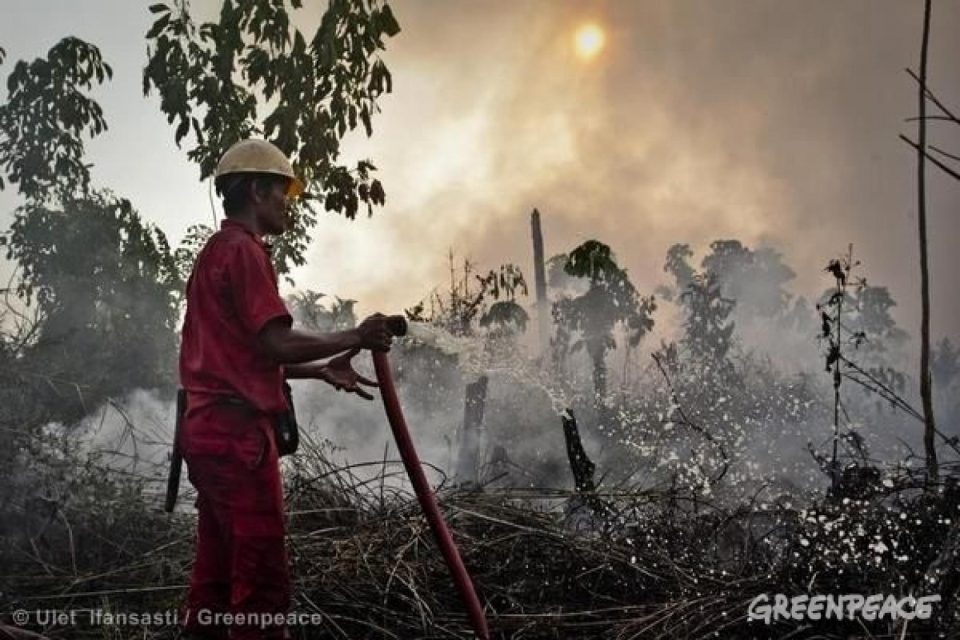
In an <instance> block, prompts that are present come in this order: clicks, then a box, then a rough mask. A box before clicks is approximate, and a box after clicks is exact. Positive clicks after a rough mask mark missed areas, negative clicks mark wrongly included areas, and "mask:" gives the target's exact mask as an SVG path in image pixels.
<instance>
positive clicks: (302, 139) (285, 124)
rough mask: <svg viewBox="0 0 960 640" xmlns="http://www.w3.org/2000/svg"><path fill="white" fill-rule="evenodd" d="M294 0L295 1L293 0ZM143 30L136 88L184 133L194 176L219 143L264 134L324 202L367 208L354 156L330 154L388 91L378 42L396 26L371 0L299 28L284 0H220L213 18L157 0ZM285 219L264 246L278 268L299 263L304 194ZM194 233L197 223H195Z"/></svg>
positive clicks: (308, 211)
mask: <svg viewBox="0 0 960 640" xmlns="http://www.w3.org/2000/svg"><path fill="white" fill-rule="evenodd" d="M290 6H291V8H292V10H297V9H300V8H301V7H302V3H301V1H300V0H294V1H293V2H292V3H291V5H290ZM150 11H151V12H152V13H153V14H155V15H156V16H157V18H156V20H155V22H154V23H153V25H152V26H151V28H150V30H149V31H148V32H147V35H146V37H147V41H148V55H149V61H148V63H147V66H146V68H145V69H144V73H143V89H144V93H146V94H149V93H150V92H151V91H152V90H156V91H157V92H158V93H159V94H160V108H161V110H162V111H163V113H164V114H165V115H166V116H167V120H168V122H170V123H171V124H176V132H175V134H174V138H175V140H176V142H177V144H180V143H181V141H183V140H184V139H185V138H187V136H188V135H189V134H191V133H192V134H193V145H192V148H191V149H190V151H189V152H188V154H187V155H188V157H189V158H190V159H191V160H193V161H194V162H196V163H197V164H198V165H199V167H200V178H201V179H205V178H208V177H209V176H211V175H212V174H213V171H214V169H215V168H216V165H217V162H218V161H219V159H220V156H221V155H222V154H223V152H224V151H225V150H226V149H227V148H229V147H230V146H231V145H232V144H233V143H235V142H237V141H238V140H241V139H243V138H247V137H249V136H253V135H258V136H263V137H265V138H267V139H269V140H271V141H272V142H274V143H275V144H276V145H277V146H278V147H279V148H280V149H281V150H283V152H284V153H286V154H288V155H289V156H291V157H292V158H293V164H294V168H295V170H296V171H297V173H298V175H300V176H302V177H303V178H304V180H305V181H306V182H307V183H308V185H309V187H310V188H311V189H312V191H311V193H312V195H313V197H314V198H316V199H318V200H322V202H323V207H324V209H325V210H326V211H335V212H339V213H342V214H343V215H345V216H347V217H348V218H353V217H355V216H356V214H357V212H358V210H359V208H360V206H361V205H365V206H366V207H367V211H368V213H370V214H372V212H373V205H382V204H384V202H385V197H386V196H385V194H384V190H383V187H382V186H381V184H380V181H379V180H376V179H375V178H373V177H372V174H373V172H374V171H375V170H376V167H374V165H373V164H372V163H371V162H370V161H368V160H363V161H360V162H358V163H357V165H356V166H355V167H352V168H351V167H347V166H344V165H341V164H338V158H339V154H340V140H341V139H342V138H343V136H344V135H345V134H346V133H347V132H348V131H353V130H354V129H356V128H357V127H358V126H360V125H362V126H363V129H364V131H365V132H366V134H367V135H368V136H369V135H371V134H372V132H373V126H372V119H373V115H374V114H375V113H376V112H377V111H378V110H379V107H378V106H377V100H378V99H379V98H380V97H381V96H382V95H383V94H385V93H389V92H390V91H391V90H392V78H391V75H390V72H389V71H388V69H387V66H386V65H385V64H384V62H383V60H381V59H380V55H379V52H380V51H382V50H383V49H384V48H385V45H384V40H385V39H386V38H389V37H392V36H394V35H396V34H397V33H399V32H400V26H399V24H398V23H397V21H396V19H395V18H394V15H393V12H392V11H391V9H390V6H389V5H388V4H386V3H384V2H381V0H362V1H360V2H355V1H350V0H331V2H330V3H329V5H328V7H327V10H326V12H325V13H324V14H323V17H322V18H321V21H320V25H319V27H318V28H317V30H316V31H315V32H314V33H313V34H312V35H305V34H304V33H302V32H301V31H300V30H299V29H297V28H296V27H295V26H294V25H293V20H292V11H291V10H288V8H287V5H286V3H284V2H275V1H272V0H248V1H244V2H236V1H234V0H226V1H225V2H223V4H222V5H221V9H220V14H219V18H218V20H217V21H216V22H205V23H202V24H199V25H198V24H197V23H196V22H194V20H193V18H192V16H191V13H190V10H189V6H188V3H187V2H186V1H177V2H171V3H169V4H164V3H161V4H155V5H152V6H151V7H150ZM294 209H295V215H294V228H293V229H292V230H291V231H288V232H287V233H285V234H284V235H283V236H281V237H280V238H279V239H278V240H277V242H276V245H275V251H274V253H273V255H274V260H275V262H276V266H277V271H278V273H280V274H287V273H288V272H289V269H290V268H291V267H292V266H293V265H302V264H303V262H304V251H305V250H306V246H307V242H308V240H309V236H308V234H309V231H310V229H311V228H312V227H313V226H314V225H315V224H316V220H317V218H316V215H317V211H316V209H315V208H314V204H313V201H312V200H311V199H303V200H302V201H301V202H299V203H297V204H295V205H294ZM194 234H196V235H198V236H201V237H202V236H203V228H202V227H201V228H197V229H194Z"/></svg>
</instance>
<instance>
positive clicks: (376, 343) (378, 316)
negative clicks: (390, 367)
mask: <svg viewBox="0 0 960 640" xmlns="http://www.w3.org/2000/svg"><path fill="white" fill-rule="evenodd" d="M389 321H390V319H389V318H388V317H387V316H385V315H383V314H382V313H375V314H373V315H372V316H367V317H366V318H364V320H363V322H361V323H360V324H359V325H357V334H358V335H359V336H360V346H361V347H362V348H363V349H370V350H372V351H390V345H391V344H392V343H393V332H391V331H390V326H389ZM351 357H353V356H351ZM337 359H339V358H337ZM349 361H350V359H349V358H348V359H347V363H348V364H349ZM331 362H333V361H332V360H331Z"/></svg>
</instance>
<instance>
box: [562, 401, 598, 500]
mask: <svg viewBox="0 0 960 640" xmlns="http://www.w3.org/2000/svg"><path fill="white" fill-rule="evenodd" d="M560 419H561V420H562V421H563V439H564V440H565V441H566V443H567V458H568V459H569V461H570V471H571V472H572V473H573V486H574V488H575V489H576V490H577V493H593V492H594V491H596V490H597V486H596V484H595V483H594V481H593V474H594V473H595V472H596V470H597V465H595V464H593V462H592V461H591V460H590V458H589V456H587V452H586V451H585V450H584V449H583V441H582V440H581V439H580V430H579V429H578V428H577V419H576V418H575V417H574V415H573V411H572V410H570V409H567V410H566V411H564V412H563V413H562V414H560Z"/></svg>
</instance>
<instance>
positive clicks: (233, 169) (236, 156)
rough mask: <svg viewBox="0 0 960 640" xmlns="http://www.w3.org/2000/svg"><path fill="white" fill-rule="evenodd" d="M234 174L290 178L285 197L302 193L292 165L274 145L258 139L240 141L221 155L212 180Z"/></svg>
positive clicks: (301, 187)
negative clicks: (270, 174) (266, 174)
mask: <svg viewBox="0 0 960 640" xmlns="http://www.w3.org/2000/svg"><path fill="white" fill-rule="evenodd" d="M236 173H272V174H274V175H278V176H284V177H286V178H290V184H289V186H288V187H287V195H288V196H289V197H291V198H295V197H297V196H299V195H300V194H301V193H303V189H304V184H303V181H302V180H301V179H300V178H298V177H297V175H296V174H295V173H294V172H293V165H291V164H290V161H289V160H288V159H287V156H285V155H284V153H283V151H280V149H278V148H277V147H276V146H275V145H273V144H271V143H269V142H267V141H266V140H261V139H258V138H248V139H247V140H241V141H240V142H238V143H236V144H235V145H233V146H232V147H230V148H229V149H227V151H226V153H224V154H223V157H222V158H220V162H219V164H217V170H216V171H215V172H214V179H216V180H219V179H220V177H221V176H227V175H231V174H236Z"/></svg>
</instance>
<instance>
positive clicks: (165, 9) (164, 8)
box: [148, 3, 170, 13]
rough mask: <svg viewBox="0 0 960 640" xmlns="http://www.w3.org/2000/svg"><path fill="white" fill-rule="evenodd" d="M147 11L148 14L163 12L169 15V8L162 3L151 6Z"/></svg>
mask: <svg viewBox="0 0 960 640" xmlns="http://www.w3.org/2000/svg"><path fill="white" fill-rule="evenodd" d="M148 9H149V10H150V13H164V12H167V13H169V12H170V7H168V6H167V5H165V4H163V3H158V4H152V5H150V6H149V7H148Z"/></svg>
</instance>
